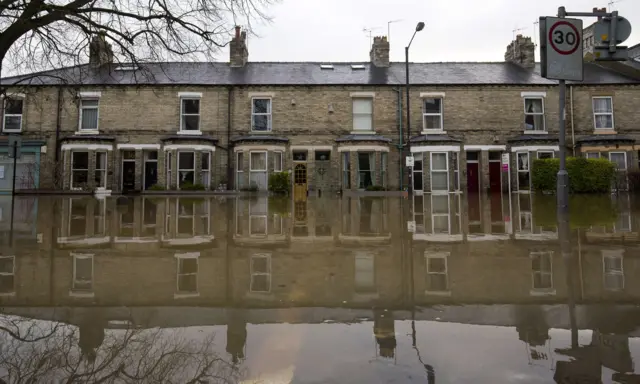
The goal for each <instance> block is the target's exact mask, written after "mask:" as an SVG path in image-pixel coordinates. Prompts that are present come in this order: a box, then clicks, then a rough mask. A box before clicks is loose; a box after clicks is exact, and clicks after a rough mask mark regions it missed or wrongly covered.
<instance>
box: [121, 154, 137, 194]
mask: <svg viewBox="0 0 640 384" xmlns="http://www.w3.org/2000/svg"><path fill="white" fill-rule="evenodd" d="M135 189H136V163H135V161H123V162H122V191H123V192H130V191H134V190H135Z"/></svg>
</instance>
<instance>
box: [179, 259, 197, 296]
mask: <svg viewBox="0 0 640 384" xmlns="http://www.w3.org/2000/svg"><path fill="white" fill-rule="evenodd" d="M175 257H176V261H177V264H176V284H177V287H176V289H177V295H181V294H182V295H184V294H187V295H193V294H197V293H198V258H199V257H200V253H199V252H192V253H180V254H176V255H175Z"/></svg>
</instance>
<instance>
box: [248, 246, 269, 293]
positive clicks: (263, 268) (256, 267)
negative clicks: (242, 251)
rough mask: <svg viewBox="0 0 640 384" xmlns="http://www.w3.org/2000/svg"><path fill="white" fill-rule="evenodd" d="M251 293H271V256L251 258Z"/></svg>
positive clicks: (254, 256)
mask: <svg viewBox="0 0 640 384" xmlns="http://www.w3.org/2000/svg"><path fill="white" fill-rule="evenodd" d="M250 290H251V292H271V255H270V254H266V253H260V254H255V255H252V256H251V287H250Z"/></svg>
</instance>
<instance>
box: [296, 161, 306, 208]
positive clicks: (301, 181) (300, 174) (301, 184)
mask: <svg viewBox="0 0 640 384" xmlns="http://www.w3.org/2000/svg"><path fill="white" fill-rule="evenodd" d="M293 196H294V198H295V200H296V201H299V200H306V198H307V164H296V166H295V168H294V169H293Z"/></svg>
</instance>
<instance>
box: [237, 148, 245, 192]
mask: <svg viewBox="0 0 640 384" xmlns="http://www.w3.org/2000/svg"><path fill="white" fill-rule="evenodd" d="M240 157H242V161H240ZM243 176H244V152H243V151H238V152H236V184H235V187H236V191H239V190H240V180H241V177H243Z"/></svg>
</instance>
